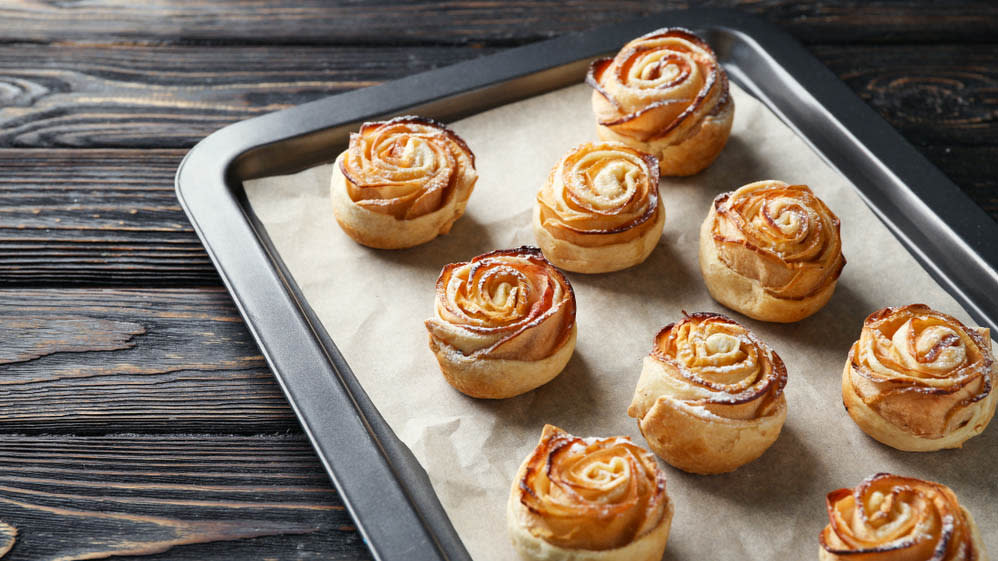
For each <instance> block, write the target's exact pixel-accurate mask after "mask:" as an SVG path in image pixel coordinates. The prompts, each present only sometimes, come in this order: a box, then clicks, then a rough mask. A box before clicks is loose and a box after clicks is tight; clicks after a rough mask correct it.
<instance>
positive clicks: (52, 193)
mask: <svg viewBox="0 0 998 561" xmlns="http://www.w3.org/2000/svg"><path fill="white" fill-rule="evenodd" d="M183 154H184V152H183V151H181V150H169V151H143V150H0V169H3V170H4V173H3V179H2V180H0V286H3V285H7V286H10V285H12V284H13V285H30V286H36V285H38V284H44V283H49V284H53V283H54V284H63V285H65V284H103V285H115V284H118V285H128V284H133V285H134V284H137V285H144V286H184V285H206V284H207V285H217V284H219V279H218V276H217V273H216V272H215V268H214V266H213V265H212V264H211V261H210V260H209V259H208V256H207V254H206V253H205V251H204V248H203V247H202V245H201V242H200V240H198V238H197V236H196V235H195V234H194V231H193V230H192V228H191V225H190V223H189V222H188V221H187V217H186V216H185V215H184V213H183V211H182V210H181V208H180V205H179V204H178V202H177V197H176V194H175V193H174V189H173V177H174V175H175V174H176V168H177V165H178V164H179V163H180V160H181V158H182V157H183Z"/></svg>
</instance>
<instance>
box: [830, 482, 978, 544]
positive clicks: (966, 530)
mask: <svg viewBox="0 0 998 561" xmlns="http://www.w3.org/2000/svg"><path fill="white" fill-rule="evenodd" d="M826 502H827V505H828V521H829V523H828V526H825V529H824V530H822V531H821V534H820V535H819V538H818V541H819V543H820V547H819V549H818V554H819V558H820V559H821V561H846V560H854V561H856V560H862V561H987V558H988V557H987V554H986V553H985V552H984V548H983V545H982V543H981V536H980V533H979V532H978V530H977V525H976V524H975V523H974V519H973V517H972V516H971V515H970V512H968V511H967V510H966V509H964V508H963V507H962V506H960V503H959V502H958V501H957V498H956V495H954V494H953V491H952V490H951V489H950V488H949V487H946V486H945V485H941V484H939V483H933V482H931V481H924V480H921V479H915V478H911V477H901V476H898V475H891V474H889V473H878V474H876V475H873V476H870V477H868V478H866V479H865V480H864V481H863V482H862V483H860V484H859V485H858V486H857V487H856V488H855V489H838V490H836V491H832V492H831V493H829V494H828V497H827V499H826Z"/></svg>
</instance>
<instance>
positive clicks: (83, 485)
mask: <svg viewBox="0 0 998 561" xmlns="http://www.w3.org/2000/svg"><path fill="white" fill-rule="evenodd" d="M0 517H2V518H3V520H4V521H5V522H6V523H7V524H10V525H11V526H13V527H15V528H17V530H18V535H17V541H16V542H15V544H14V547H13V549H12V550H11V551H10V553H9V554H8V556H7V557H5V558H4V561H19V560H24V561H27V560H30V561H40V560H52V561H55V560H70V559H101V558H105V557H109V556H114V559H131V558H134V557H133V556H145V555H152V554H157V553H158V554H160V555H157V556H156V557H152V558H151V559H158V560H165V559H171V560H200V559H206V558H212V559H367V558H369V555H368V554H367V552H366V550H365V548H364V547H363V544H362V540H361V538H360V537H359V535H358V534H357V532H356V528H355V526H354V524H353V522H352V520H351V519H350V515H349V513H347V512H346V510H345V509H344V507H343V505H342V503H341V502H340V501H339V499H338V496H337V494H336V492H335V491H334V490H333V489H332V488H331V486H330V485H329V480H328V478H327V476H326V474H325V472H323V471H322V468H321V465H320V464H319V461H318V458H316V456H315V452H313V451H312V448H311V446H310V445H309V444H308V442H307V441H305V440H304V439H302V438H301V437H300V436H253V437H242V436H218V435H201V434H187V435H180V434H178V435H162V436H142V435H127V434H125V435H123V434H118V435H111V436H105V437H71V436H61V437H60V436H31V437H19V436H9V435H8V436H3V437H0ZM180 546H183V547H180ZM163 552H165V553H163Z"/></svg>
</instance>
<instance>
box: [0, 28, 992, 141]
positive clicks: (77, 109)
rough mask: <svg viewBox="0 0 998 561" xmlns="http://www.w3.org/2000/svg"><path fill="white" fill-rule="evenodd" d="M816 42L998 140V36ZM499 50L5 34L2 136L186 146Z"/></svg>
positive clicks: (880, 104) (899, 93)
mask: <svg viewBox="0 0 998 561" xmlns="http://www.w3.org/2000/svg"><path fill="white" fill-rule="evenodd" d="M811 48H812V50H813V51H814V52H815V53H816V54H817V56H818V58H819V59H820V60H822V61H823V62H824V63H825V64H827V65H829V67H830V68H831V69H832V70H833V71H834V72H835V73H836V74H838V75H839V76H841V77H843V78H844V79H845V80H846V82H847V83H848V84H849V85H850V86H851V87H852V88H853V90H855V91H856V92H857V93H859V94H860V95H861V96H863V97H864V99H866V100H867V101H868V102H869V103H870V104H871V105H873V106H874V107H875V108H877V109H878V110H879V111H880V112H881V113H882V114H884V115H885V116H886V117H887V118H888V120H890V121H891V122H892V123H893V124H894V125H895V126H897V127H898V128H899V129H900V130H901V132H902V134H905V135H908V136H909V137H910V138H911V139H912V141H913V142H915V143H916V144H923V145H927V144H941V143H952V142H959V143H963V144H968V145H971V144H981V143H990V144H995V143H998V140H996V139H998V119H996V118H995V115H996V114H998V113H996V112H998V97H996V95H995V93H994V92H995V91H996V84H998V43H994V44H985V45H933V46H932V47H931V48H926V47H923V46H918V45H914V46H891V45H887V46H884V45H880V46H876V45H859V46H855V45H852V46H829V45H816V46H813V47H811ZM495 50H496V49H476V48H471V47H462V48H440V47H413V48H398V47H388V48H355V47H350V48H345V47H343V48H341V47H282V48H267V47H245V46H242V47H214V48H209V49H205V48H201V47H177V46H157V47H149V46H127V47H124V46H117V47H106V46H103V47H78V46H67V45H57V46H38V45H20V46H0V84H6V85H8V88H7V90H9V91H7V92H6V93H3V94H0V95H4V96H5V99H6V102H5V103H0V147H26V148H31V147H85V148H97V147H134V148H187V147H190V146H192V145H193V144H194V143H196V142H197V141H199V140H200V139H201V138H203V137H204V136H206V135H207V134H209V133H211V132H212V131H214V130H216V129H218V128H220V127H222V126H224V125H226V124H229V123H232V122H235V121H238V120H242V119H246V118H249V117H252V116H256V115H259V114H262V113H266V112H269V111H274V110H277V109H283V108H286V107H290V106H293V105H297V104H300V103H305V102H307V101H312V100H315V99H318V98H321V97H324V96H327V95H331V94H335V93H338V92H342V91H346V90H350V89H355V88H358V87H363V86H367V85H372V84H377V83H380V82H382V81H385V80H391V79H395V78H400V77H403V76H407V75H410V74H414V73H417V72H420V71H423V70H427V69H430V68H433V67H437V66H443V65H448V64H453V63H455V62H458V61H461V60H467V59H471V58H475V57H478V56H481V55H483V54H487V53H490V52H495ZM4 91H5V90H3V89H0V92H4ZM0 99H4V98H0Z"/></svg>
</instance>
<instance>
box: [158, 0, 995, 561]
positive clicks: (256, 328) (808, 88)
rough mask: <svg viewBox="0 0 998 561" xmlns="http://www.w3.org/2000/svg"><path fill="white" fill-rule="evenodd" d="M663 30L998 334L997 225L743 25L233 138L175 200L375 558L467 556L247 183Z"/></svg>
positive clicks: (882, 125)
mask: <svg viewBox="0 0 998 561" xmlns="http://www.w3.org/2000/svg"><path fill="white" fill-rule="evenodd" d="M666 26H682V27H687V28H690V29H693V30H694V31H696V32H697V33H699V34H700V35H701V36H703V37H704V38H705V39H707V41H708V42H709V43H710V44H711V46H712V47H713V48H714V50H715V51H716V53H717V55H718V58H719V59H720V60H721V62H722V63H723V64H724V66H725V68H726V69H727V71H728V73H729V75H730V77H731V79H733V80H734V81H735V82H736V83H738V84H739V85H740V86H741V87H742V88H744V89H745V90H747V91H748V92H750V93H751V94H752V95H754V96H755V97H757V98H758V99H759V100H761V101H762V102H763V103H765V104H766V105H767V106H768V107H769V109H770V110H772V111H773V112H775V113H776V114H777V115H778V116H779V117H780V118H781V119H782V120H783V121H784V122H785V123H787V124H788V125H789V126H790V127H792V128H793V129H794V130H795V131H796V132H797V134H798V135H799V136H800V137H801V138H803V139H805V140H806V141H807V142H808V143H810V145H811V146H812V147H813V148H814V150H815V151H816V152H817V153H819V154H820V155H821V156H822V157H823V158H824V159H825V160H826V161H827V162H828V163H829V164H831V165H832V166H833V167H834V168H836V169H837V170H838V171H839V172H840V173H842V174H843V175H844V176H845V177H847V178H848V179H849V180H850V181H851V182H852V183H853V184H854V185H855V186H856V187H857V188H858V189H859V191H860V195H861V196H862V197H863V199H864V200H865V201H866V203H867V204H868V205H869V206H870V208H872V209H873V211H874V212H875V213H876V214H877V216H878V217H879V218H880V219H881V220H882V221H883V222H884V223H885V224H886V225H887V226H888V228H889V229H890V230H891V231H892V232H893V233H894V235H895V236H897V237H898V239H899V240H900V241H901V242H902V243H903V244H904V245H905V247H907V248H908V250H909V251H910V252H911V253H912V254H913V255H914V256H915V258H916V259H918V261H919V262H920V263H921V264H922V266H923V267H924V268H925V269H926V270H927V271H928V272H929V273H930V274H931V275H932V276H933V278H935V280H936V281H937V282H938V283H939V284H940V285H941V286H943V287H944V288H945V289H946V290H948V291H949V292H950V294H952V295H953V296H954V297H955V298H956V300H957V301H958V302H960V304H961V305H963V306H964V308H965V309H966V310H967V311H968V312H969V313H970V315H971V316H972V317H973V318H974V319H975V320H976V321H978V322H979V324H980V325H986V326H989V327H991V328H992V329H998V298H996V297H995V296H996V295H998V273H996V269H998V223H995V222H994V221H992V220H991V219H990V217H989V216H987V215H986V214H985V213H984V212H983V211H982V210H981V209H980V208H979V207H978V206H977V205H975V204H974V203H973V202H972V201H971V200H970V199H968V198H967V197H966V196H965V195H964V194H963V193H962V192H961V191H960V190H959V188H957V187H956V185H954V184H953V183H952V182H951V181H950V180H949V179H947V178H946V177H945V176H944V175H943V174H942V173H941V172H940V171H939V170H938V169H936V168H935V167H934V166H933V165H932V164H930V163H929V162H928V161H926V159H925V158H924V157H922V156H921V155H920V154H919V153H918V152H917V151H916V150H915V149H914V148H913V147H912V146H911V145H910V144H909V143H908V142H907V141H905V140H904V138H902V137H901V136H900V135H899V134H898V133H897V132H896V131H894V129H892V128H891V127H890V126H889V125H888V124H887V123H886V122H884V120H883V119H881V118H880V117H879V116H878V115H877V114H876V113H875V112H874V111H873V110H871V109H870V108H869V107H868V106H867V105H866V104H865V103H864V102H863V101H862V100H860V99H859V98H858V97H856V95H855V94H853V93H852V91H850V90H849V89H848V88H847V87H846V86H845V85H844V84H843V83H842V82H841V81H839V79H838V78H837V77H836V76H835V75H833V74H832V73H831V72H830V71H829V70H828V69H827V68H825V67H824V66H823V65H822V64H821V63H820V62H819V61H818V60H816V59H815V58H814V57H813V56H812V55H811V54H809V53H808V52H807V51H806V50H805V49H804V48H803V47H802V46H801V45H800V44H799V43H797V42H796V41H795V40H794V39H792V38H791V37H790V36H789V35H787V34H786V33H784V32H782V31H780V30H779V29H777V28H775V27H774V26H772V25H770V24H767V23H765V22H763V21H761V20H759V19H756V18H754V17H751V16H747V15H744V14H741V13H738V12H736V11H732V10H714V9H709V10H690V11H682V12H672V13H666V14H661V15H657V16H653V17H645V18H642V19H640V20H637V21H632V22H628V23H623V24H619V25H613V26H608V27H604V28H600V29H596V30H593V31H588V32H583V33H576V34H570V35H566V36H563V37H559V38H557V39H554V40H550V41H545V42H542V43H536V44H533V45H529V46H526V47H521V48H517V49H511V50H508V51H505V52H502V53H499V54H495V55H491V56H486V57H482V58H478V59H475V60H471V61H468V62H464V63H460V64H456V65H454V66H450V67H446V68H441V69H437V70H432V71H430V72H425V73H422V74H417V75H414V76H410V77H408V78H404V79H401V80H397V81H394V82H391V83H387V84H383V85H380V86H376V87H372V88H366V89H363V90H357V91H352V92H348V93H344V94H341V95H337V96H332V97H328V98H325V99H322V100H319V101H315V102H312V103H307V104H304V105H301V106H298V107H294V108H291V109H287V110H284V111H279V112H276V113H271V114H268V115H263V116H261V117H256V118H253V119H249V120H247V121H243V122H240V123H236V124H234V125H231V126H228V127H226V128H224V129H222V130H220V131H218V132H215V133H214V134H212V135H210V136H209V137H207V138H206V139H204V140H203V141H202V142H200V143H199V144H198V145H197V146H195V147H194V148H193V149H192V150H191V151H190V152H189V153H188V154H187V156H186V157H185V158H184V160H183V162H182V163H181V164H180V168H179V169H178V171H177V178H176V189H177V197H178V198H179V199H180V203H181V205H182V206H183V208H184V210H185V211H186V212H187V215H188V217H189V218H190V220H191V223H192V224H193V226H194V229H195V231H196V232H197V233H198V235H199V236H200V238H201V241H202V242H203V243H204V246H205V249H206V250H207V251H208V254H209V256H210V257H211V259H212V261H213V262H214V263H215V266H216V267H217V268H218V272H219V274H220V276H221V278H222V280H223V282H224V283H225V285H226V287H227V288H228V289H229V292H230V293H231V294H232V298H233V300H234V301H235V303H236V306H237V307H238V308H239V311H240V312H241V313H242V315H243V318H244V319H245V320H246V324H247V326H248V327H249V329H250V331H251V332H252V334H253V336H254V338H255V339H256V341H257V343H258V344H259V346H260V349H261V350H262V352H263V355H264V356H265V357H266V359H267V362H268V364H269V365H270V367H271V368H272V369H273V372H274V375H275V376H276V378H277V380H278V382H279V383H280V384H281V387H282V388H283V390H284V392H285V394H286V395H287V397H288V400H289V401H290V403H291V406H292V408H293V409H294V411H295V414H296V415H297V416H298V418H299V419H300V420H301V423H302V427H303V428H304V430H305V432H306V434H308V437H309V439H310V440H311V442H312V445H313V446H314V447H315V449H316V451H317V452H318V454H319V458H320V459H321V460H322V462H323V465H324V466H325V468H326V471H327V472H328V473H329V475H330V477H331V478H332V480H333V483H334V485H335V486H336V489H337V490H338V491H339V492H340V495H341V497H342V498H343V501H344V503H345V504H346V506H347V508H348V509H349V510H350V513H351V514H352V515H353V517H354V520H355V521H356V522H357V527H358V529H359V530H360V532H361V533H362V534H363V536H364V538H365V540H366V541H367V545H368V547H369V548H370V550H371V552H372V554H373V555H374V557H375V558H376V559H379V560H385V561H388V560H411V559H419V560H426V561H429V560H435V559H439V560H443V559H448V560H466V559H470V557H469V555H468V553H467V551H466V550H465V548H464V546H463V544H462V543H461V540H460V539H459V538H458V536H457V533H456V532H455V531H454V529H453V527H452V526H451V524H450V521H449V520H448V518H447V516H446V514H445V513H444V510H443V507H442V506H441V505H440V503H439V501H438V500H437V498H436V496H435V495H434V493H433V490H432V488H431V487H430V483H429V480H428V478H427V477H426V474H425V473H424V472H423V469H422V468H421V467H420V466H419V464H418V463H417V462H416V460H415V459H414V457H413V456H412V454H411V453H410V452H409V450H408V449H407V448H406V447H405V445H404V444H402V443H401V441H399V440H398V439H397V438H396V437H395V435H394V433H393V432H392V430H391V429H390V428H389V427H388V425H387V424H386V423H385V421H384V419H383V418H382V417H381V416H380V414H379V413H378V411H377V410H376V409H375V407H374V406H373V404H372V403H371V401H370V400H369V399H368V397H367V395H366V394H365V392H364V390H363V388H361V387H360V385H359V383H358V382H357V380H356V378H355V377H354V375H353V373H352V372H351V370H350V366H349V365H347V364H346V362H345V361H344V360H343V357H342V356H341V355H340V353H339V351H338V350H337V349H336V345H335V344H334V343H333V341H332V340H331V339H330V338H329V336H328V334H327V333H326V332H325V330H324V329H323V327H322V325H321V324H320V322H319V321H318V319H317V318H316V316H315V314H314V313H313V311H312V310H311V308H310V307H309V305H308V302H306V301H305V299H304V298H303V297H302V294H301V292H300V290H299V288H298V287H297V286H296V284H295V282H294V281H293V280H292V278H291V275H290V274H289V273H288V271H287V269H286V268H285V266H284V263H283V262H282V260H281V257H280V255H278V254H277V252H276V251H275V249H274V246H273V245H272V243H271V242H270V240H269V238H268V236H267V233H266V231H265V230H264V228H263V226H262V225H261V224H260V222H259V221H258V220H257V219H256V217H255V216H254V214H253V212H252V210H251V209H250V206H249V203H248V202H247V199H246V196H245V192H244V190H243V187H242V181H243V180H246V179H252V178H258V177H265V176H271V175H280V174H286V173H292V172H296V171H300V170H303V169H306V168H309V167H312V166H315V165H318V164H321V163H325V162H328V161H331V160H332V159H333V158H334V157H335V155H336V154H337V153H338V151H339V150H340V149H342V147H343V146H345V145H346V142H347V137H348V134H349V133H350V132H351V131H353V130H355V129H356V128H357V127H358V126H359V124H360V123H362V122H363V121H369V120H374V119H379V118H384V117H387V116H391V115H398V114H403V113H416V114H419V115H424V116H428V117H433V118H436V119H439V120H442V121H451V120H454V119H458V118H461V117H463V116H467V115H471V114H474V113H477V112H480V111H483V110H486V109H489V108H492V107H496V106H499V105H503V104H506V103H510V102H513V101H517V100H520V99H524V98H527V97H530V96H534V95H538V94H541V93H544V92H547V91H550V90H554V89H557V88H560V87H563V86H568V85H572V84H576V83H579V82H581V81H582V80H583V77H584V76H585V73H586V70H587V67H588V64H589V62H590V61H591V60H592V59H594V58H596V57H598V56H605V55H607V54H612V53H614V52H616V51H617V50H618V49H619V48H620V47H621V46H622V45H623V44H624V43H626V42H627V41H628V40H630V39H632V38H634V37H637V36H639V35H642V34H644V33H646V32H648V31H651V30H654V29H657V28H659V27H666Z"/></svg>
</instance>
